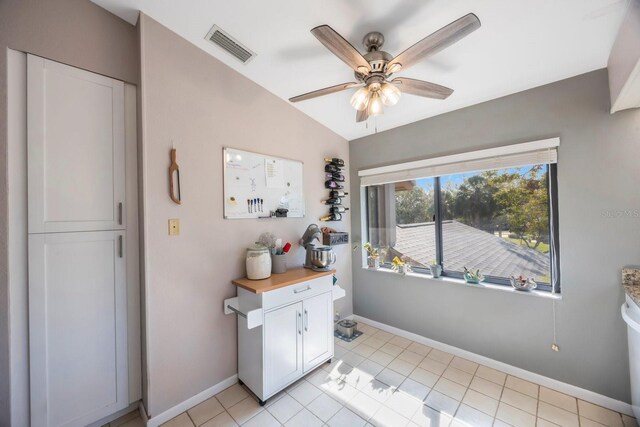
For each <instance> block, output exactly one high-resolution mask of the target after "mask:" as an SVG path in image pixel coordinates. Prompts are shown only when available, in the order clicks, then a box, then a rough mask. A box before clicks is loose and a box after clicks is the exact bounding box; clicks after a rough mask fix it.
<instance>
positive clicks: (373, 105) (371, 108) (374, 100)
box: [367, 92, 384, 117]
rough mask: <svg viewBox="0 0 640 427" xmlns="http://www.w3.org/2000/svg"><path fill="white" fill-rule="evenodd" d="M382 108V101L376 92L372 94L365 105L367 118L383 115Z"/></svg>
mask: <svg viewBox="0 0 640 427" xmlns="http://www.w3.org/2000/svg"><path fill="white" fill-rule="evenodd" d="M383 112H384V111H383V107H382V99H381V98H380V94H379V93H378V92H372V93H371V97H370V99H369V104H367V114H368V115H369V117H371V116H379V115H381V114H382V113H383Z"/></svg>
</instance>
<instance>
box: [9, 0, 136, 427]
mask: <svg viewBox="0 0 640 427" xmlns="http://www.w3.org/2000/svg"><path fill="white" fill-rule="evenodd" d="M137 39H138V37H137V33H136V29H135V27H133V26H131V25H129V24H128V23H126V22H125V21H123V20H121V19H120V18H118V17H116V16H114V15H112V14H110V13H109V12H107V11H105V10H104V9H102V8H100V7H98V6H96V5H95V4H93V3H90V2H89V1H87V0H56V1H47V0H0V163H1V164H0V170H2V171H3V173H0V212H1V213H0V425H1V426H8V425H10V422H9V416H10V409H9V407H10V393H9V391H10V390H9V387H10V380H9V373H10V371H11V375H12V377H13V378H12V381H13V380H15V379H16V377H17V376H19V377H20V378H19V382H24V379H25V378H26V374H27V372H26V366H27V365H26V363H25V361H24V360H15V357H14V360H11V368H10V352H9V324H10V322H11V327H12V334H11V339H12V342H16V340H17V339H20V338H24V337H25V335H24V333H25V328H26V319H25V318H23V317H21V316H26V313H25V312H22V311H21V312H20V313H18V315H15V313H14V311H15V310H14V311H11V310H10V307H9V300H10V298H11V295H10V294H9V271H8V253H7V250H8V246H7V242H8V238H7V237H8V234H7V233H8V229H7V212H8V209H9V207H8V203H7V185H8V183H7V174H6V173H5V172H6V171H7V119H6V118H7V48H10V49H15V50H18V51H23V52H28V53H33V54H35V55H40V56H43V57H46V58H50V59H53V60H56V61H59V62H62V63H65V64H69V65H73V66H76V67H79V68H84V69H87V70H90V71H93V72H96V73H99V74H104V75H107V76H109V77H113V78H116V79H120V80H124V81H127V82H131V83H136V82H137V81H138V77H139V76H138V67H139V55H138V44H137ZM22 291H24V292H26V290H22ZM10 318H11V321H10ZM24 345H26V342H25V343H24ZM15 354H16V353H14V356H15ZM14 382H15V381H14ZM26 390H27V389H26V388H21V390H20V391H19V393H20V396H17V397H14V404H15V405H16V406H17V408H18V409H16V411H19V412H20V413H19V414H15V416H14V417H13V420H14V425H19V424H17V423H18V422H22V423H26V421H25V420H24V418H23V417H22V414H23V413H24V411H25V405H24V398H25V396H26ZM16 399H17V400H16ZM16 402H17V403H16Z"/></svg>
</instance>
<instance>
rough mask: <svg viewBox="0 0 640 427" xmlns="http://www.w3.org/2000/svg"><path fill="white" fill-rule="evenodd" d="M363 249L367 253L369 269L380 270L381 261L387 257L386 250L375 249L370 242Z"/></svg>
mask: <svg viewBox="0 0 640 427" xmlns="http://www.w3.org/2000/svg"><path fill="white" fill-rule="evenodd" d="M363 247H364V249H365V250H366V251H367V267H369V268H373V269H378V268H380V260H381V259H384V257H385V252H384V250H382V249H380V248H374V247H373V246H371V243H369V242H367V243H365V244H364V245H363Z"/></svg>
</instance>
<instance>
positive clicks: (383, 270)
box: [362, 266, 562, 300]
mask: <svg viewBox="0 0 640 427" xmlns="http://www.w3.org/2000/svg"><path fill="white" fill-rule="evenodd" d="M362 269H363V270H367V271H371V272H379V273H384V274H393V275H395V276H400V277H403V276H402V275H401V274H399V273H396V272H395V271H393V270H391V269H390V268H382V267H381V268H379V269H373V268H368V267H366V266H363V267H362ZM406 276H409V277H415V278H417V279H423V280H425V279H426V280H434V281H439V282H445V283H451V284H456V285H462V286H467V287H471V288H480V289H491V290H496V291H500V292H509V293H511V294H517V295H524V296H530V297H538V298H547V299H553V300H561V299H562V296H561V295H560V294H553V293H551V292H547V291H537V290H533V291H528V292H526V291H517V290H515V289H514V288H512V287H510V286H505V285H494V284H491V283H479V284H477V285H476V284H473V283H467V282H466V281H465V280H463V279H456V278H454V277H439V278H437V279H434V278H433V277H431V276H430V275H428V274H422V273H414V272H410V273H407V274H406Z"/></svg>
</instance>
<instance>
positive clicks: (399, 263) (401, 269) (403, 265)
mask: <svg viewBox="0 0 640 427" xmlns="http://www.w3.org/2000/svg"><path fill="white" fill-rule="evenodd" d="M391 269H392V270H393V271H396V272H398V273H400V274H402V275H403V276H404V275H405V274H407V273H408V272H410V271H411V266H410V265H409V264H408V263H407V261H405V260H404V258H402V259H400V258H398V257H395V258H394V259H393V261H391Z"/></svg>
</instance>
